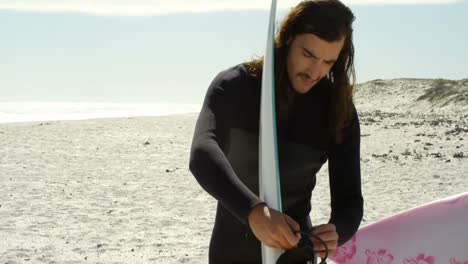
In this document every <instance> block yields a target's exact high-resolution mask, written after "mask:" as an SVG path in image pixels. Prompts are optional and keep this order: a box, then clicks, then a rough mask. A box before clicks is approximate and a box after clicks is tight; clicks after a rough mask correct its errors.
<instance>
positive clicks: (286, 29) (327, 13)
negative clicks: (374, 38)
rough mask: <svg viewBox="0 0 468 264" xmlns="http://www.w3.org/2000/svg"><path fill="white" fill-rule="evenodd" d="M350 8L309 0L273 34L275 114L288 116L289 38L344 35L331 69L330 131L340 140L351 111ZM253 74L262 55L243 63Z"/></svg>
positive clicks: (335, 1) (258, 73) (290, 100)
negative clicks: (339, 50) (341, 45)
mask: <svg viewBox="0 0 468 264" xmlns="http://www.w3.org/2000/svg"><path fill="white" fill-rule="evenodd" d="M354 19H355V17H354V15H353V13H352V11H351V10H350V9H349V8H348V7H346V6H345V5H344V4H342V3H341V2H340V1H338V0H308V1H302V2H301V3H300V4H299V5H297V6H296V7H294V8H293V9H292V10H291V11H290V12H289V13H288V15H287V16H286V17H285V19H284V20H283V22H282V23H281V25H280V27H279V30H278V32H277V34H276V37H275V51H274V53H275V93H276V98H277V106H278V107H277V114H278V118H280V119H287V117H288V115H289V112H290V110H291V107H292V105H293V104H294V96H293V95H294V92H293V90H292V87H291V83H290V80H289V77H288V73H287V68H286V67H287V66H286V65H287V63H286V59H287V55H288V50H289V45H288V41H290V40H292V39H294V37H295V36H296V35H299V34H303V33H311V34H314V35H316V36H318V37H319V38H321V39H323V40H326V41H328V42H333V41H339V40H341V39H342V38H343V37H344V38H345V41H344V45H343V48H342V50H341V53H340V55H339V57H338V59H337V61H336V62H335V64H334V65H333V67H332V68H331V69H330V72H329V73H328V76H327V79H328V81H329V82H330V83H331V85H330V86H331V87H330V89H331V91H330V104H329V105H330V107H329V111H328V112H329V131H330V133H331V135H332V139H333V141H334V142H335V143H341V142H342V141H343V133H342V132H343V128H344V127H345V126H347V124H348V123H349V121H350V119H351V115H352V110H353V109H352V94H353V87H354V82H355V72H354V45H353V41H352V39H353V28H352V23H353V21H354ZM244 65H245V66H246V68H247V71H248V72H249V74H250V75H252V76H257V77H260V76H261V74H262V68H263V57H260V58H256V59H253V60H251V61H249V62H246V63H244Z"/></svg>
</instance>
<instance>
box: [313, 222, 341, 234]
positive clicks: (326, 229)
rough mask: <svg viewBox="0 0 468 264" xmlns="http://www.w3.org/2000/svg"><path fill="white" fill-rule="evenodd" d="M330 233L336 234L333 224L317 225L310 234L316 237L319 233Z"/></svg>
mask: <svg viewBox="0 0 468 264" xmlns="http://www.w3.org/2000/svg"><path fill="white" fill-rule="evenodd" d="M331 231H334V232H336V226H335V225H334V224H325V225H318V226H315V227H314V229H313V230H312V234H314V235H318V234H320V233H327V232H331Z"/></svg>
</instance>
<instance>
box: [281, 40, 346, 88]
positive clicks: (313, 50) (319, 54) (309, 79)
mask: <svg viewBox="0 0 468 264" xmlns="http://www.w3.org/2000/svg"><path fill="white" fill-rule="evenodd" d="M343 44H344V38H342V39H341V40H339V41H334V42H328V41H325V40H323V39H321V38H319V37H317V36H316V35H314V34H309V33H305V34H300V35H297V36H296V37H295V38H294V39H292V41H290V42H289V52H288V57H287V64H288V65H287V69H288V76H289V80H290V81H291V85H292V87H293V88H294V90H296V91H297V92H298V93H301V94H304V93H307V92H308V91H309V90H310V89H311V88H312V87H313V86H314V85H315V84H316V83H317V82H318V81H320V79H322V78H323V77H324V76H326V75H327V74H328V72H329V71H330V69H331V67H332V66H333V64H334V63H335V62H336V60H337V59H338V56H339V55H340V52H341V49H342V48H343Z"/></svg>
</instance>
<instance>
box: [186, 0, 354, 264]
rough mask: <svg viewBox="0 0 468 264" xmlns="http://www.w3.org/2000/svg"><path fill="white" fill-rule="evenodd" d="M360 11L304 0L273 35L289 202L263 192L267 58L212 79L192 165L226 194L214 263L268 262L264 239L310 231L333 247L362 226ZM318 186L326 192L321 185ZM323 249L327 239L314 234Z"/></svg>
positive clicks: (293, 237)
mask: <svg viewBox="0 0 468 264" xmlns="http://www.w3.org/2000/svg"><path fill="white" fill-rule="evenodd" d="M353 20H354V15H353V14H352V12H351V11H350V10H349V8H347V7H346V6H344V5H343V4H342V3H341V2H339V1H338V0H315V1H314V0H312V1H303V2H301V3H300V4H299V5H298V6H296V7H295V8H293V9H292V10H291V11H290V12H289V14H288V15H287V16H286V18H285V19H284V21H283V23H282V24H281V26H280V29H279V32H278V35H277V36H276V39H275V51H274V52H275V93H276V100H277V101H276V104H277V107H276V109H277V130H278V131H277V132H278V133H277V134H278V156H279V166H280V177H281V179H280V180H281V195H282V205H283V210H284V212H278V211H276V210H273V209H271V208H268V207H267V205H266V204H265V203H264V202H263V201H262V200H260V199H259V197H258V135H259V131H258V128H259V111H260V92H261V74H262V66H263V59H262V58H260V59H255V60H252V61H249V62H246V63H243V64H240V65H237V66H235V67H232V68H230V69H227V70H225V71H223V72H221V73H220V74H218V76H217V77H216V78H215V79H214V80H213V82H212V84H211V86H210V87H209V89H208V91H207V94H206V97H205V101H204V104H203V108H202V110H201V112H200V115H199V118H198V121H197V125H196V128H195V133H194V138H193V142H192V149H191V157H190V170H191V171H192V173H193V175H194V176H195V177H196V179H197V181H198V182H199V183H200V185H201V186H202V187H203V188H204V189H205V190H206V191H207V192H208V193H209V194H211V195H212V196H213V197H214V198H216V199H217V200H218V207H217V212H216V220H215V224H214V228H213V234H212V238H211V243H210V253H209V258H210V263H261V250H260V241H261V242H263V243H265V244H267V245H268V246H270V247H274V248H282V249H286V250H288V249H292V248H294V247H296V246H297V244H298V242H299V238H300V236H299V235H298V234H295V232H294V231H299V230H301V231H305V232H310V233H312V234H314V235H316V236H318V237H320V238H321V239H322V240H323V241H325V242H326V244H327V247H328V253H329V255H332V254H333V253H334V251H335V250H336V248H337V246H338V245H341V244H343V243H344V242H346V241H347V240H349V239H350V238H351V237H352V235H353V234H354V233H355V232H356V231H357V228H358V227H359V224H360V221H361V219H362V214H363V198H362V194H361V180H360V153H359V148H360V129H359V121H358V116H357V112H356V109H355V108H354V105H353V102H352V89H353V85H352V83H350V79H351V78H353V79H354V66H353V59H354V48H353V43H352V31H353V30H352V22H353ZM327 160H328V165H329V178H330V191H331V209H332V213H331V218H330V221H329V223H326V224H322V225H317V226H314V228H312V224H311V222H310V217H309V213H310V212H311V204H310V202H311V195H312V190H313V189H314V186H315V182H316V178H315V174H316V173H317V172H318V171H319V170H320V168H321V167H322V165H323V164H324V163H325V162H326V161H327ZM318 195H320V194H318ZM311 240H312V242H313V247H314V251H315V254H316V256H319V257H324V255H325V248H324V247H323V246H322V245H321V244H320V243H319V242H318V241H317V240H315V239H311Z"/></svg>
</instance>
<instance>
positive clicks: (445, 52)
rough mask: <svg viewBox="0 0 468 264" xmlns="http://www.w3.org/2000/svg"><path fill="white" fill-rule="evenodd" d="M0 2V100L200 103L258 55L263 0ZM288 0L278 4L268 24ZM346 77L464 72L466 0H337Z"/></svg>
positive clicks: (467, 68) (467, 64) (458, 75)
mask: <svg viewBox="0 0 468 264" xmlns="http://www.w3.org/2000/svg"><path fill="white" fill-rule="evenodd" d="M64 2H65V1H61V0H42V1H37V0H0V101H130V102H134V101H150V102H173V103H174V102H175V103H177V102H180V103H200V102H201V101H202V100H203V96H204V94H205V91H206V89H207V87H208V85H209V84H210V82H211V80H212V79H213V78H214V77H215V75H216V74H217V73H218V72H220V71H222V70H224V69H226V68H228V67H230V66H233V65H236V64H239V63H241V62H244V61H246V60H249V59H250V58H252V57H254V56H255V55H262V54H263V52H264V49H265V46H266V29H267V23H268V9H269V7H270V1H267V0H263V1H259V0H237V1H225V0H200V1H193V0H171V1H167V0H164V1H160V0H132V1H128V0H127V1H124V0H100V1H97V0H93V1H91V0H86V1H84V0H75V1H73V2H71V1H66V4H64ZM298 2H299V1H292V0H288V1H281V0H280V1H278V14H277V21H280V20H281V18H282V17H284V15H285V14H286V12H287V10H288V9H289V8H291V7H292V6H293V5H295V4H297V3H298ZM343 2H344V3H346V4H347V5H349V6H350V7H351V9H352V10H353V12H354V14H355V15H356V21H355V24H354V31H355V35H354V44H355V49H356V59H355V60H356V61H355V66H356V73H357V82H358V83H361V82H365V81H369V80H373V79H392V78H402V77H405V78H445V79H462V78H468V48H467V47H468V28H467V27H466V25H468V18H467V16H466V14H468V3H467V1H440V0H439V1H438V0H428V1H425V0H408V1H403V0H385V1H376V0H355V1H353V0H350V1H343Z"/></svg>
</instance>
